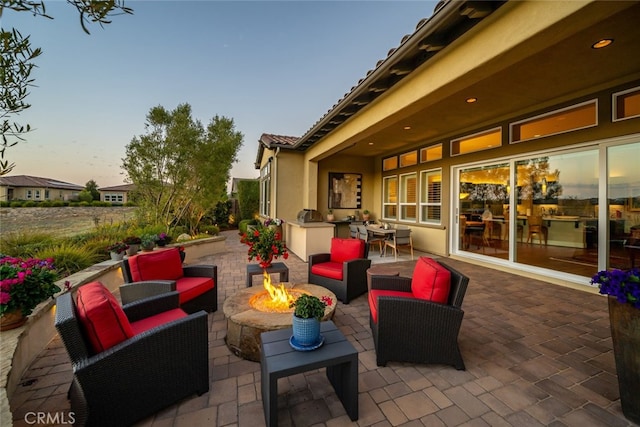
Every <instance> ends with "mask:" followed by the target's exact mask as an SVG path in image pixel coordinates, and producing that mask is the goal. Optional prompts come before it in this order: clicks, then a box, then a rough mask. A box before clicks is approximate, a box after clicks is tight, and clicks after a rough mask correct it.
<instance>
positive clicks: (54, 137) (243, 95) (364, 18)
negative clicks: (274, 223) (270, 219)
mask: <svg viewBox="0 0 640 427" xmlns="http://www.w3.org/2000/svg"><path fill="white" fill-rule="evenodd" d="M436 3H437V2H436V1H340V2H338V1H281V2H276V1H233V2H231V1H191V2H187V1H184V2H183V1H181V2H178V1H129V2H126V5H127V6H129V7H131V8H133V9H134V14H133V15H123V16H115V17H113V22H112V24H109V25H106V26H105V27H104V28H101V27H100V26H98V25H92V26H91V27H90V31H91V35H86V34H85V33H84V32H83V31H82V29H81V26H80V24H79V15H78V13H77V12H76V11H75V8H73V7H72V6H70V5H68V4H67V3H66V2H62V1H51V0H49V1H45V4H46V8H47V13H48V14H50V15H51V16H53V17H54V18H55V19H53V20H48V19H45V18H42V17H34V16H32V15H31V14H29V13H26V12H20V13H16V12H12V11H6V10H5V11H4V12H3V15H2V27H3V28H4V29H7V30H8V29H10V28H12V27H15V28H17V29H18V30H19V31H20V32H22V34H23V35H31V44H32V46H33V47H41V48H42V49H43V51H44V52H43V54H42V56H40V57H39V58H38V59H37V60H36V63H37V66H38V68H37V69H36V70H35V71H34V73H33V77H34V78H35V79H36V82H35V84H36V86H37V87H33V88H31V94H30V96H29V97H28V98H27V101H28V102H29V103H31V104H32V107H31V108H30V109H28V110H27V111H26V112H24V113H22V114H21V115H20V116H19V118H18V120H19V122H21V123H29V124H30V125H31V126H32V127H33V128H34V129H35V130H34V131H32V132H31V133H29V134H28V135H27V142H26V143H20V144H18V145H17V146H16V147H12V148H9V149H7V152H6V154H5V158H7V159H8V160H9V161H11V162H15V163H16V165H17V166H16V168H15V169H14V171H13V172H12V173H11V174H10V175H34V176H41V177H47V178H55V179H59V180H63V181H67V182H72V183H75V184H80V185H84V184H85V183H86V182H87V181H89V180H90V179H93V180H95V181H96V182H97V184H98V186H99V187H106V186H112V185H119V184H122V183H123V182H124V175H123V171H122V169H121V167H120V166H121V164H122V161H121V159H122V158H123V157H124V155H125V146H126V145H127V144H128V143H129V142H130V141H131V139H132V138H133V137H134V136H139V135H142V134H144V132H145V129H144V123H145V117H146V115H147V113H148V112H149V110H150V109H151V108H152V107H154V106H157V105H162V106H163V107H165V108H167V109H174V108H175V107H176V106H177V105H179V104H181V103H189V104H190V105H191V107H192V111H193V117H194V118H195V119H198V120H200V121H201V122H202V123H203V124H204V125H206V124H207V123H208V122H209V120H210V119H211V118H212V117H214V116H215V115H219V116H225V117H228V118H232V119H233V120H234V122H235V126H236V130H238V131H240V132H241V133H242V134H243V135H244V145H243V148H242V150H241V151H240V153H239V156H238V157H239V163H237V164H236V165H235V166H234V168H233V169H232V172H231V175H232V177H238V178H257V177H258V171H257V170H256V169H254V166H253V164H254V162H255V159H256V154H257V147H258V142H257V141H258V138H259V137H260V135H261V134H262V133H273V134H281V135H290V136H302V135H303V134H304V133H306V132H307V131H308V130H309V129H310V128H311V127H312V125H313V124H314V123H315V122H316V121H317V120H318V119H320V118H321V117H322V116H323V115H324V114H325V113H326V112H327V110H329V109H330V108H331V106H332V105H334V104H335V103H336V102H337V101H338V100H339V99H341V98H342V97H343V96H344V95H345V93H347V92H349V91H350V89H351V87H352V86H354V85H356V84H357V82H358V80H359V79H361V78H363V77H364V76H365V75H366V73H367V71H368V70H370V69H373V68H374V67H375V64H376V62H377V61H378V60H380V59H383V58H385V57H386V56H387V52H388V51H389V49H391V48H393V47H397V46H398V45H399V44H400V40H401V39H402V37H403V36H404V35H405V34H410V33H413V31H414V30H415V27H416V24H417V23H418V22H419V21H420V19H422V18H425V17H429V16H431V15H432V13H433V8H434V6H435V4H436Z"/></svg>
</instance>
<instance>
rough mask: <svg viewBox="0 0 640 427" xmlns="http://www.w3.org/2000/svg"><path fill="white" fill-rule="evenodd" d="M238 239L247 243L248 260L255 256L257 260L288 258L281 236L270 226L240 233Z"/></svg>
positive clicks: (269, 260)
mask: <svg viewBox="0 0 640 427" xmlns="http://www.w3.org/2000/svg"><path fill="white" fill-rule="evenodd" d="M240 241H241V242H242V243H244V244H246V245H249V250H248V251H247V255H249V261H252V260H253V259H254V258H256V259H257V260H258V261H260V262H262V263H264V262H271V260H272V259H278V257H280V256H281V257H283V258H284V259H287V258H289V252H288V251H287V245H285V243H284V242H283V241H282V236H281V235H280V233H278V232H277V231H276V230H274V229H272V228H254V229H253V230H251V231H248V232H247V233H244V234H242V236H241V237H240Z"/></svg>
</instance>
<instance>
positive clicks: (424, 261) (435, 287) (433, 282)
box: [411, 257, 451, 304]
mask: <svg viewBox="0 0 640 427" xmlns="http://www.w3.org/2000/svg"><path fill="white" fill-rule="evenodd" d="M450 288H451V272H450V271H449V270H447V269H446V268H445V267H443V266H442V265H440V264H439V263H438V261H436V260H434V259H432V258H429V257H420V259H418V262H417V263H416V267H415V269H414V270H413V277H412V278H411V292H413V295H414V296H415V297H416V298H421V299H425V300H428V301H433V302H439V303H442V304H446V303H447V301H448V299H449V289H450Z"/></svg>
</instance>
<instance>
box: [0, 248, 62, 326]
mask: <svg viewBox="0 0 640 427" xmlns="http://www.w3.org/2000/svg"><path fill="white" fill-rule="evenodd" d="M57 279H58V273H57V271H56V269H55V266H54V265H53V259H46V260H44V259H38V258H28V259H22V258H13V257H9V256H4V257H1V258H0V330H2V331H5V330H7V329H13V328H17V327H19V326H22V325H23V324H24V323H25V322H26V321H27V316H28V315H30V314H31V312H32V311H33V309H34V308H35V307H36V306H37V305H38V304H40V303H41V302H43V301H45V300H46V299H47V298H51V297H53V296H54V295H55V294H56V293H58V292H60V291H61V289H60V288H59V287H58V286H57V285H56V284H55V281H56V280H57Z"/></svg>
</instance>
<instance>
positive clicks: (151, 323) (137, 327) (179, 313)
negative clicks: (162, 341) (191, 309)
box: [131, 308, 187, 335]
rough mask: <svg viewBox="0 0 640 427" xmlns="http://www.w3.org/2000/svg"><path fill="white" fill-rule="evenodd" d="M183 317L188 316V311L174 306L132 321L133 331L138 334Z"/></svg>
mask: <svg viewBox="0 0 640 427" xmlns="http://www.w3.org/2000/svg"><path fill="white" fill-rule="evenodd" d="M183 317H187V313H185V312H184V311H183V310H182V309H180V308H174V309H173V310H168V311H163V312H162V313H158V314H156V315H154V316H150V317H145V318H144V319H140V320H138V321H135V322H132V323H131V328H132V329H133V333H134V334H135V335H138V334H139V333H141V332H144V331H148V330H149V329H151V328H155V327H156V326H160V325H164V324H165V323H169V322H173V321H174V320H178V319H182V318H183Z"/></svg>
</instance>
